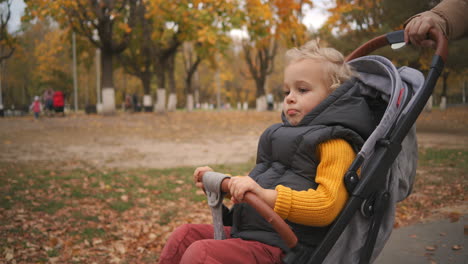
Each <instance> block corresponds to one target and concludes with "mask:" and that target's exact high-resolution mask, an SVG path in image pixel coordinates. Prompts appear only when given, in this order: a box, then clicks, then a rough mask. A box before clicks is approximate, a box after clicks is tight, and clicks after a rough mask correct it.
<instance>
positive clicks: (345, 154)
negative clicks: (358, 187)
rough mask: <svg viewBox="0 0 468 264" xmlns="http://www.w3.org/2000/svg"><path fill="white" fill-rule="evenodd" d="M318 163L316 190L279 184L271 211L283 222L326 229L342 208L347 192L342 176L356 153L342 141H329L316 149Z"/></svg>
mask: <svg viewBox="0 0 468 264" xmlns="http://www.w3.org/2000/svg"><path fill="white" fill-rule="evenodd" d="M317 155H318V157H319V159H320V163H319V165H318V167H317V175H316V176H315V182H317V184H318V187H317V189H316V190H314V189H309V190H306V191H294V190H292V189H291V188H288V187H285V186H282V185H278V186H277V187H276V191H277V192H278V196H277V198H276V202H275V207H274V210H275V212H276V213H278V214H279V215H280V216H281V217H282V218H283V219H288V220H289V221H291V222H294V223H298V224H303V225H309V226H327V225H329V224H331V223H332V222H333V220H334V219H335V218H336V217H337V216H338V214H339V213H340V211H341V210H342V209H343V207H344V205H345V203H346V200H347V199H348V192H347V191H346V187H345V185H344V181H343V176H344V174H345V172H346V171H347V170H348V168H349V166H350V165H351V163H352V162H353V160H354V158H355V156H356V153H354V150H353V149H352V148H351V145H350V144H349V143H348V142H346V141H345V140H343V139H332V140H329V141H326V142H323V143H321V144H320V145H319V146H318V148H317Z"/></svg>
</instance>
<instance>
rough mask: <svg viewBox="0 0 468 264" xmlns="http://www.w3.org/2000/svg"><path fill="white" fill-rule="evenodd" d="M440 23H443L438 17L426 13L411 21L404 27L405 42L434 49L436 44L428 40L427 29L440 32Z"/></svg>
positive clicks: (428, 12)
mask: <svg viewBox="0 0 468 264" xmlns="http://www.w3.org/2000/svg"><path fill="white" fill-rule="evenodd" d="M441 23H444V24H445V21H444V20H443V19H442V18H440V17H439V16H438V15H436V14H434V13H432V12H430V11H427V12H424V13H421V15H419V16H416V17H414V18H413V19H411V20H410V21H409V22H408V24H407V25H406V27H405V42H406V43H409V42H411V44H412V45H416V46H421V47H428V48H433V49H435V48H436V45H437V43H436V42H435V41H434V40H432V39H429V38H428V32H429V29H431V28H435V29H436V30H440V31H442V32H444V31H443V29H442V28H441V27H442V25H441Z"/></svg>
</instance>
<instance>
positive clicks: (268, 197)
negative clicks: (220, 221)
mask: <svg viewBox="0 0 468 264" xmlns="http://www.w3.org/2000/svg"><path fill="white" fill-rule="evenodd" d="M228 187H229V192H230V193H231V196H232V197H231V200H232V202H233V203H242V202H243V200H244V196H245V193H246V192H253V193H255V194H256V195H257V196H258V198H260V199H262V200H263V201H264V202H265V203H266V204H267V205H268V206H270V207H271V208H274V207H275V202H276V197H277V196H278V192H276V190H270V189H264V188H262V186H260V185H259V184H258V183H257V182H256V181H254V180H253V179H252V178H250V177H249V176H237V177H232V178H231V180H230V181H229V185H228Z"/></svg>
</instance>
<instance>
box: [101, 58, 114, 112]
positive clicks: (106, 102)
mask: <svg viewBox="0 0 468 264" xmlns="http://www.w3.org/2000/svg"><path fill="white" fill-rule="evenodd" d="M112 57H113V55H112V52H111V51H108V50H102V51H101V70H102V71H101V72H102V79H101V81H102V82H101V87H102V112H103V114H105V115H111V114H114V113H115V91H114V80H113V76H112V75H113V67H112Z"/></svg>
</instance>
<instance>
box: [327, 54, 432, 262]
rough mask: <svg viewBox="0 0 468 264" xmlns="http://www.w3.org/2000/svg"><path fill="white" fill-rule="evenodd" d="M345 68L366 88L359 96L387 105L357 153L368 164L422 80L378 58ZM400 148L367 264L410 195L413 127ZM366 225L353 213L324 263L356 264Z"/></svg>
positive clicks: (419, 75)
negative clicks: (387, 204) (351, 70)
mask: <svg viewBox="0 0 468 264" xmlns="http://www.w3.org/2000/svg"><path fill="white" fill-rule="evenodd" d="M349 64H350V65H351V66H352V67H353V68H354V69H355V70H356V71H357V72H358V74H359V76H358V79H359V80H360V81H361V82H363V83H364V84H366V86H367V87H366V88H365V89H364V90H362V91H361V93H362V94H364V95H366V96H370V97H374V98H377V97H379V98H381V99H383V100H384V101H386V102H388V106H387V109H386V111H385V114H384V115H383V117H382V119H381V122H380V124H379V125H378V126H377V128H376V129H375V131H374V132H373V133H372V135H371V136H370V137H369V138H368V139H367V140H366V142H365V143H364V146H363V147H362V149H361V151H360V153H359V154H361V155H362V156H363V157H364V158H365V159H366V160H368V157H369V156H370V155H372V153H373V151H374V147H375V144H376V142H377V140H379V139H381V138H385V136H386V135H387V134H388V133H389V131H390V128H391V126H392V125H393V124H395V122H397V120H398V117H399V114H400V113H406V111H407V109H408V107H407V106H406V107H404V106H403V105H402V104H401V103H400V102H404V101H405V100H406V99H407V98H408V96H413V95H414V94H416V93H419V92H420V91H421V89H420V88H421V87H422V86H423V83H424V76H423V75H422V73H421V72H419V71H417V70H415V69H412V68H409V67H402V68H399V69H397V68H395V66H394V65H393V64H392V63H391V62H390V61H389V60H388V59H386V58H384V57H381V56H364V57H361V58H357V59H355V60H352V61H351V62H349ZM413 98H414V96H413ZM412 102H413V100H412V99H411V100H410V102H409V104H408V105H411V103H412ZM401 145H402V150H401V152H400V154H399V155H398V156H397V158H396V160H395V162H394V163H393V165H392V167H391V168H390V171H389V173H388V175H387V177H386V178H387V190H388V192H389V193H390V195H391V199H390V201H389V207H388V208H387V209H386V212H385V215H384V217H383V220H382V224H381V227H380V229H379V234H378V237H377V241H376V244H375V247H374V252H373V255H372V258H371V261H374V260H375V259H376V258H377V256H378V255H379V254H380V252H381V251H382V249H383V247H384V245H385V243H386V242H387V240H388V238H389V237H390V234H391V232H392V230H393V224H394V219H395V208H396V203H397V202H399V201H401V200H403V199H405V198H406V197H407V196H408V195H409V194H410V193H411V187H412V185H413V181H414V177H415V175H416V166H417V159H418V156H417V154H418V152H417V151H418V146H417V140H416V128H415V126H413V127H412V129H411V130H410V131H409V133H408V135H407V136H406V137H405V139H404V140H403V142H402V144H401ZM366 165H367V163H366V161H365V162H364V164H363V166H362V170H365V169H366ZM370 223H371V221H370V219H369V218H366V217H364V216H363V215H362V214H361V213H360V212H357V213H356V214H355V215H354V216H353V218H352V219H351V221H350V223H349V224H348V226H347V227H346V228H345V230H344V232H343V233H342V234H341V236H340V238H339V239H338V240H337V242H336V244H335V245H334V246H333V248H332V249H331V251H330V253H329V254H328V256H327V257H326V258H325V261H324V263H358V262H359V257H360V254H361V248H362V247H363V246H364V243H365V241H366V238H367V233H368V231H369V225H370Z"/></svg>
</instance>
